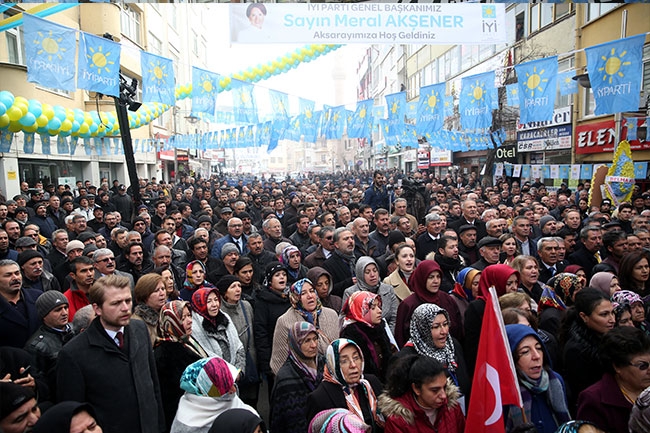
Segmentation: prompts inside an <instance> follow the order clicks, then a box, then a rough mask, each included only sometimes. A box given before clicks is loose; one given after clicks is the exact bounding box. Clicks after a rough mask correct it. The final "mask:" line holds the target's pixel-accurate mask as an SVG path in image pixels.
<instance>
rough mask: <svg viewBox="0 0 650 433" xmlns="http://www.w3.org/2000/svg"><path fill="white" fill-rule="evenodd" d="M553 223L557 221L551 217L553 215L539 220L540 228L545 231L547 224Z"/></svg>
mask: <svg viewBox="0 0 650 433" xmlns="http://www.w3.org/2000/svg"><path fill="white" fill-rule="evenodd" d="M551 221H555V218H553V216H551V215H544V216H543V217H541V218H540V219H539V228H540V229H543V228H544V226H545V225H546V224H548V223H550V222H551Z"/></svg>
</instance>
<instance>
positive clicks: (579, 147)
mask: <svg viewBox="0 0 650 433" xmlns="http://www.w3.org/2000/svg"><path fill="white" fill-rule="evenodd" d="M644 120H645V119H644V118H639V119H637V125H638V126H640V125H641V124H642V123H643V122H644ZM626 137H627V128H621V140H624V139H625V138H626ZM646 140H647V139H646ZM646 140H644V141H639V140H632V141H630V149H631V150H650V142H648V141H646ZM614 147H616V126H615V123H614V121H613V120H605V121H602V122H595V123H590V124H588V125H578V126H576V153H577V154H583V155H584V154H589V153H601V152H613V151H614Z"/></svg>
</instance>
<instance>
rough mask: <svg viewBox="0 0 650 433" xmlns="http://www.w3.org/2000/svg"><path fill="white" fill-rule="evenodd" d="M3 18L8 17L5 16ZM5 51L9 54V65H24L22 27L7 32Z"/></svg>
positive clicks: (7, 16)
mask: <svg viewBox="0 0 650 433" xmlns="http://www.w3.org/2000/svg"><path fill="white" fill-rule="evenodd" d="M4 17H5V18H9V17H10V15H7V14H5V15H4ZM5 34H6V35H7V51H8V53H9V63H13V64H16V65H24V64H25V44H23V39H24V34H23V26H19V27H17V28H13V29H10V30H7V31H6V32H5Z"/></svg>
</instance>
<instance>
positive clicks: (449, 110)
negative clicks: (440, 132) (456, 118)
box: [444, 96, 454, 117]
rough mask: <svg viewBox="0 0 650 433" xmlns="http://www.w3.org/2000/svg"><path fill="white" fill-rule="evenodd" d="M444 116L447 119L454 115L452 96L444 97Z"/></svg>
mask: <svg viewBox="0 0 650 433" xmlns="http://www.w3.org/2000/svg"><path fill="white" fill-rule="evenodd" d="M444 115H445V117H449V116H453V115H454V97H453V96H445V110H444Z"/></svg>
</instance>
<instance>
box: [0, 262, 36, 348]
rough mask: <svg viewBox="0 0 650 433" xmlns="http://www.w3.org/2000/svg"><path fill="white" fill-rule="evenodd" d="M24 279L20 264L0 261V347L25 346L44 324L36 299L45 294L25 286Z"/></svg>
mask: <svg viewBox="0 0 650 433" xmlns="http://www.w3.org/2000/svg"><path fill="white" fill-rule="evenodd" d="M22 286H23V278H22V275H21V273H20V267H19V266H18V263H16V262H14V261H13V260H9V259H4V260H0V330H2V331H0V346H12V347H19V348H21V349H22V348H23V346H25V343H26V342H27V340H28V339H29V337H31V335H32V334H33V333H34V332H36V330H37V329H38V327H39V326H41V323H42V322H41V319H40V317H39V316H38V313H37V312H36V299H38V296H39V295H40V294H41V293H43V292H41V291H40V290H36V289H23V288H22Z"/></svg>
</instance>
